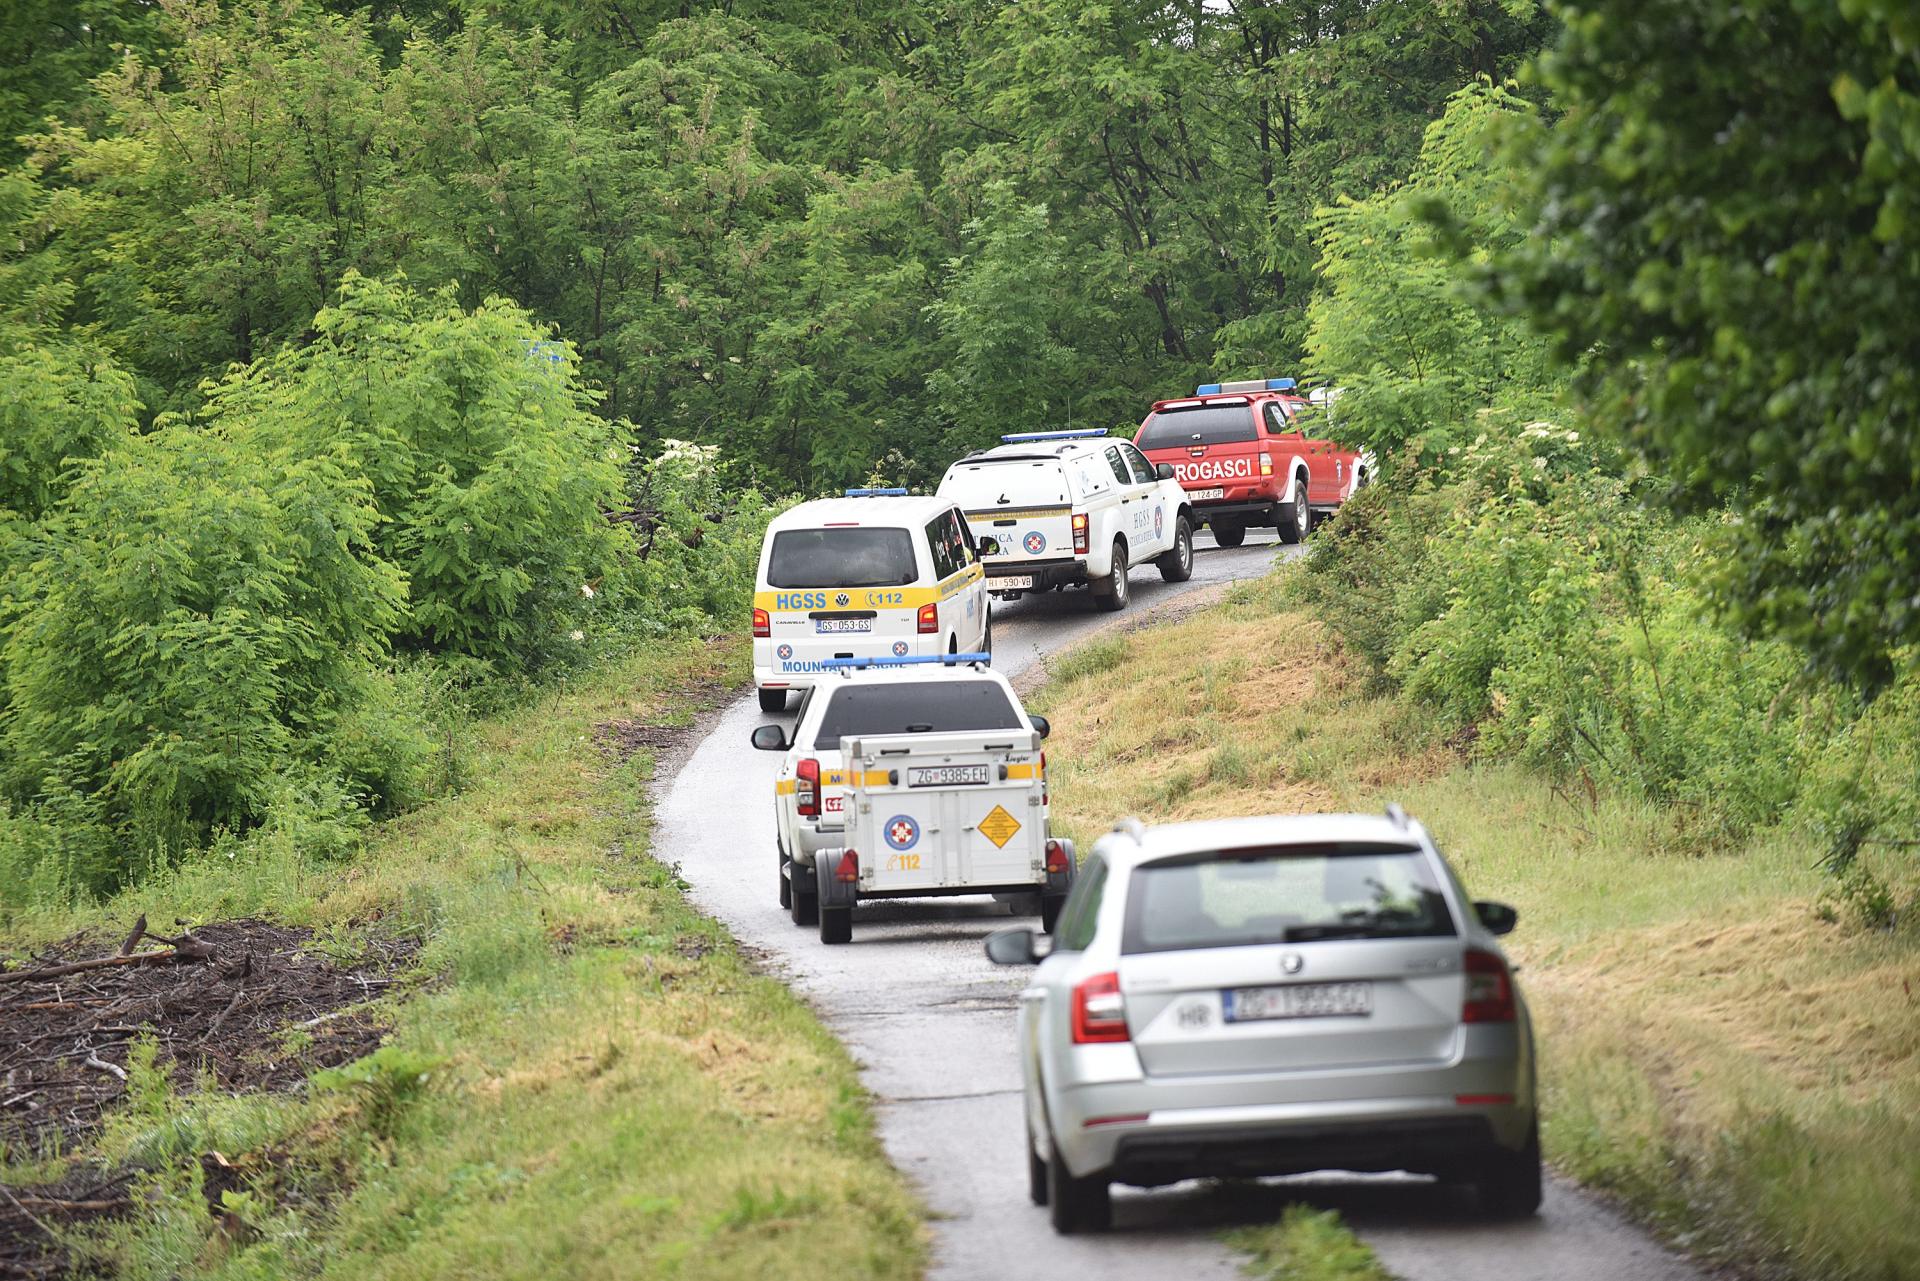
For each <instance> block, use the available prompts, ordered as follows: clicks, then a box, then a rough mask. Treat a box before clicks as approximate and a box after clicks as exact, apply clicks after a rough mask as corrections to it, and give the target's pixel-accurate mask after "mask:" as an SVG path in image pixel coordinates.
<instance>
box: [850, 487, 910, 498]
mask: <svg viewBox="0 0 1920 1281" xmlns="http://www.w3.org/2000/svg"><path fill="white" fill-rule="evenodd" d="M906 493H907V491H906V489H905V488H904V487H902V488H899V489H849V490H848V491H847V497H848V498H903V497H905V496H906Z"/></svg>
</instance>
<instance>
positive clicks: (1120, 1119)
mask: <svg viewBox="0 0 1920 1281" xmlns="http://www.w3.org/2000/svg"><path fill="white" fill-rule="evenodd" d="M1152 1115H1153V1114H1152V1113H1151V1112H1122V1113H1120V1114H1119V1115H1118V1116H1090V1117H1088V1118H1087V1119H1086V1120H1084V1121H1082V1122H1081V1123H1080V1128H1081V1129H1083V1130H1091V1129H1094V1128H1095V1127H1097V1126H1102V1125H1138V1124H1140V1122H1142V1121H1145V1120H1147V1119H1149V1118H1150V1117H1151V1116H1152Z"/></svg>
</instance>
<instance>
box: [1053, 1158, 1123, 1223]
mask: <svg viewBox="0 0 1920 1281" xmlns="http://www.w3.org/2000/svg"><path fill="white" fill-rule="evenodd" d="M1047 1213H1048V1216H1049V1217H1050V1218H1051V1219H1052V1220H1053V1230H1054V1231H1055V1232H1058V1233H1059V1234H1060V1235H1061V1236H1072V1235H1074V1234H1075V1233H1078V1232H1104V1231H1106V1230H1107V1229H1108V1228H1110V1227H1112V1226H1113V1188H1112V1186H1111V1185H1110V1184H1109V1183H1108V1182H1107V1176H1106V1175H1105V1174H1094V1175H1090V1176H1088V1177H1087V1178H1084V1179H1076V1178H1075V1177H1074V1176H1073V1175H1072V1174H1070V1173H1068V1172H1067V1167H1066V1163H1065V1162H1063V1161H1062V1160H1061V1159H1060V1148H1059V1145H1057V1144H1056V1145H1055V1146H1054V1149H1053V1155H1052V1157H1051V1158H1049V1159H1048V1161H1047Z"/></svg>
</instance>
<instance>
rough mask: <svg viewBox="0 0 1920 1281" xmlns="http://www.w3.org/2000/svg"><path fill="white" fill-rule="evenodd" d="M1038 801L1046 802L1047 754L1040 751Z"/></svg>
mask: <svg viewBox="0 0 1920 1281" xmlns="http://www.w3.org/2000/svg"><path fill="white" fill-rule="evenodd" d="M1040 803H1041V804H1042V805H1045V804H1046V803H1047V754H1046V753H1045V752H1042V753H1040Z"/></svg>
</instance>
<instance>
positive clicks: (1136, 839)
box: [1113, 815, 1147, 845]
mask: <svg viewBox="0 0 1920 1281" xmlns="http://www.w3.org/2000/svg"><path fill="white" fill-rule="evenodd" d="M1113 830H1114V831H1116V832H1125V833H1126V834H1127V835H1128V836H1131V837H1132V838H1133V843H1134V844H1135V845H1145V844H1146V843H1147V825H1146V824H1145V823H1142V822H1141V821H1140V820H1139V819H1137V818H1134V817H1133V816H1132V815H1128V816H1127V817H1126V818H1123V819H1121V820H1120V821H1119V822H1117V823H1115V824H1114V825H1113Z"/></svg>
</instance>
